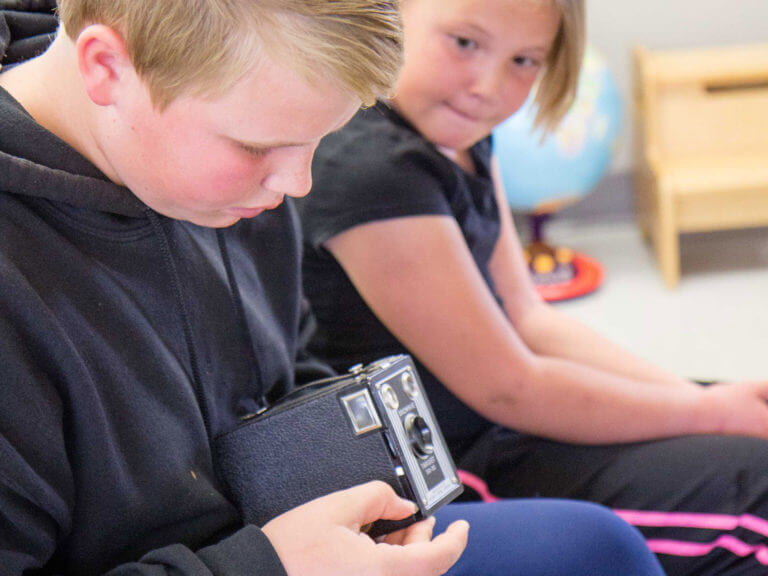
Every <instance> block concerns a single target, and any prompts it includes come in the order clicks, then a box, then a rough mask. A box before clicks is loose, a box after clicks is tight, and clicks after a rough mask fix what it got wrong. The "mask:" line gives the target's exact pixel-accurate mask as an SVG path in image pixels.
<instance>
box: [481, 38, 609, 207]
mask: <svg viewBox="0 0 768 576" xmlns="http://www.w3.org/2000/svg"><path fill="white" fill-rule="evenodd" d="M534 97H535V93H532V94H531V95H530V96H529V98H528V100H527V101H526V102H525V103H524V104H523V106H522V107H521V108H520V110H518V111H517V112H516V113H515V114H514V115H512V116H511V117H510V118H508V119H507V120H505V121H504V122H502V123H501V124H500V125H498V126H497V127H496V129H495V130H494V132H493V145H494V153H495V155H496V157H497V158H498V160H499V165H500V168H501V176H502V182H503V184H504V188H505V190H506V194H507V198H508V200H509V203H510V206H511V208H512V209H513V210H515V211H520V212H534V213H541V212H550V211H552V210H553V209H554V208H555V207H560V206H562V205H564V204H567V203H569V202H572V201H574V200H577V199H579V198H581V197H583V196H584V195H586V194H588V193H589V192H590V191H591V190H592V189H593V188H594V187H595V185H596V184H597V183H598V182H599V181H600V179H601V178H602V177H603V176H604V174H605V173H606V171H607V170H608V167H609V165H610V162H611V159H612V157H613V152H614V149H615V144H616V140H617V137H618V135H619V132H620V130H621V119H622V111H623V110H622V102H621V97H620V94H619V91H618V88H617V86H616V82H615V81H614V77H613V75H612V74H611V71H610V70H609V68H608V66H607V65H606V63H605V60H604V59H603V58H602V56H601V55H600V54H599V52H598V51H597V50H595V49H594V48H593V47H592V46H589V45H588V46H587V48H586V50H585V53H584V61H583V64H582V70H581V74H580V76H579V82H578V87H577V93H576V98H575V101H574V103H573V105H572V107H571V109H570V110H569V111H568V112H567V114H566V115H565V117H564V118H563V120H562V121H561V123H560V125H559V126H558V127H557V129H556V130H555V131H554V132H550V133H549V134H548V135H547V136H546V137H545V138H544V139H543V141H542V132H541V131H539V130H536V131H534V129H533V120H534V118H535V115H536V106H535V104H534Z"/></svg>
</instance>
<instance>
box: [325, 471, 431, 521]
mask: <svg viewBox="0 0 768 576" xmlns="http://www.w3.org/2000/svg"><path fill="white" fill-rule="evenodd" d="M327 498H330V499H333V500H334V505H333V506H332V513H333V516H334V518H335V519H336V520H337V521H338V522H340V523H342V524H344V525H346V526H364V525H366V524H370V523H371V522H375V521H376V520H380V519H383V520H402V519H403V518H406V517H408V516H410V515H411V514H413V513H415V512H416V511H417V510H418V508H417V506H416V504H414V503H413V502H410V501H408V500H405V499H403V498H400V497H399V496H398V495H397V494H396V493H395V491H394V490H393V489H392V487H391V486H389V485H388V484H386V483H385V482H380V481H374V482H368V483H367V484H361V485H360V486H355V487H353V488H349V489H348V490H342V491H340V492H335V493H333V494H331V495H330V496H328V497H327Z"/></svg>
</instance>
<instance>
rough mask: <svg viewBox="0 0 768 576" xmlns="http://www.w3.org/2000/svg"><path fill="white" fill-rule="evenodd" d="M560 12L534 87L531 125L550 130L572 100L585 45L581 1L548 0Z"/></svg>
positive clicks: (582, 1)
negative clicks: (533, 110)
mask: <svg viewBox="0 0 768 576" xmlns="http://www.w3.org/2000/svg"><path fill="white" fill-rule="evenodd" d="M552 2H553V3H554V5H555V7H556V8H557V10H558V12H559V13H560V29H559V30H558V31H557V36H555V41H554V43H553V45H552V49H551V51H550V53H549V55H548V57H547V63H546V66H545V68H544V72H543V75H542V77H541V78H540V79H539V81H538V83H537V87H536V96H535V98H536V100H535V102H536V107H537V112H536V120H535V122H534V125H535V126H537V127H540V128H543V129H544V130H545V131H550V130H554V129H555V128H556V127H557V125H558V123H559V122H560V120H562V119H563V116H565V114H566V112H568V110H569V109H570V107H571V105H572V104H573V101H574V99H575V97H576V88H577V86H578V82H579V72H580V71H581V62H582V59H583V57H584V45H585V42H586V24H585V13H584V0H552Z"/></svg>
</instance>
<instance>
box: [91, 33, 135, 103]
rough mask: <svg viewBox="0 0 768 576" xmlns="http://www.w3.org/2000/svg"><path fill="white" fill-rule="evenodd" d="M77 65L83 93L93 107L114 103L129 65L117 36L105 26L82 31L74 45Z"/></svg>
mask: <svg viewBox="0 0 768 576" xmlns="http://www.w3.org/2000/svg"><path fill="white" fill-rule="evenodd" d="M76 49H77V64H78V68H79V70H80V76H81V77H82V79H83V83H84V86H85V91H86V93H87V94H88V96H89V98H90V99H91V100H92V101H93V103H94V104H97V105H99V106H109V105H110V104H113V103H115V101H116V100H117V97H118V95H119V92H120V89H121V88H122V85H123V84H124V83H125V81H126V80H127V76H126V75H127V74H128V75H130V74H133V73H135V71H134V70H133V65H132V64H131V59H130V58H129V57H128V52H127V51H126V49H125V43H124V42H123V39H122V38H121V37H120V35H119V34H118V33H117V32H115V31H114V30H113V29H112V28H110V27H109V26H104V25H103V24H92V25H90V26H87V27H85V28H83V30H82V32H80V35H79V36H78V37H77V41H76Z"/></svg>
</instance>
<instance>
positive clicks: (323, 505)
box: [263, 482, 469, 576]
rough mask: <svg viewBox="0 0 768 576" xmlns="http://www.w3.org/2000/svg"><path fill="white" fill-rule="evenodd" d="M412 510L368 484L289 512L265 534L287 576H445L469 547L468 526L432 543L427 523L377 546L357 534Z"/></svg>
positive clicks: (457, 524)
mask: <svg viewBox="0 0 768 576" xmlns="http://www.w3.org/2000/svg"><path fill="white" fill-rule="evenodd" d="M414 506H415V505H414V504H413V503H412V502H408V501H406V500H403V499H401V498H400V497H398V496H397V495H396V494H395V492H394V490H392V488H390V487H389V486H388V485H387V484H385V483H383V482H370V483H368V484H363V485H361V486H356V487H354V488H350V489H349V490H342V491H340V492H334V493H333V494H329V495H328V496H324V497H322V498H318V499H316V500H313V501H312V502H308V503H307V504H304V505H303V506H299V507H297V508H294V509H293V510H289V511H288V512H285V513H284V514H281V515H280V516H278V517H277V518H275V519H273V520H271V521H270V522H268V523H267V524H266V525H265V526H264V528H263V530H264V533H265V534H266V535H267V537H268V538H269V539H270V541H271V542H272V545H273V546H274V547H275V550H276V551H277V554H278V556H279V557H280V560H281V561H282V562H283V566H284V567H285V570H286V572H288V575H289V576H304V575H306V574H313V575H316V576H324V575H329V576H330V575H333V576H336V575H338V574H361V575H365V576H389V575H392V576H395V575H397V576H400V575H402V574H409V575H412V576H433V575H434V576H437V575H439V574H444V573H445V572H446V571H447V570H448V569H449V568H450V567H451V566H452V565H453V564H454V563H455V562H456V560H458V559H459V556H461V553H462V551H463V550H464V547H465V546H466V545H467V534H468V529H469V525H468V524H467V523H466V522H464V521H458V522H454V523H453V524H451V525H450V526H449V527H448V530H446V531H445V532H444V533H443V534H441V535H439V536H438V537H437V538H435V539H434V540H433V539H432V527H433V526H434V520H433V519H431V518H430V519H428V520H425V521H423V522H419V523H418V524H414V525H412V526H409V527H408V528H406V529H405V530H400V531H398V532H396V533H393V534H389V535H388V536H386V537H384V538H381V539H379V541H378V542H375V541H374V540H372V539H371V538H369V537H368V536H367V535H366V534H365V533H363V532H361V531H360V528H361V526H365V525H366V524H370V523H371V522H374V521H375V520H379V519H385V520H400V519H402V518H405V517H407V516H409V515H410V514H413V512H414V509H415V508H414Z"/></svg>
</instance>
